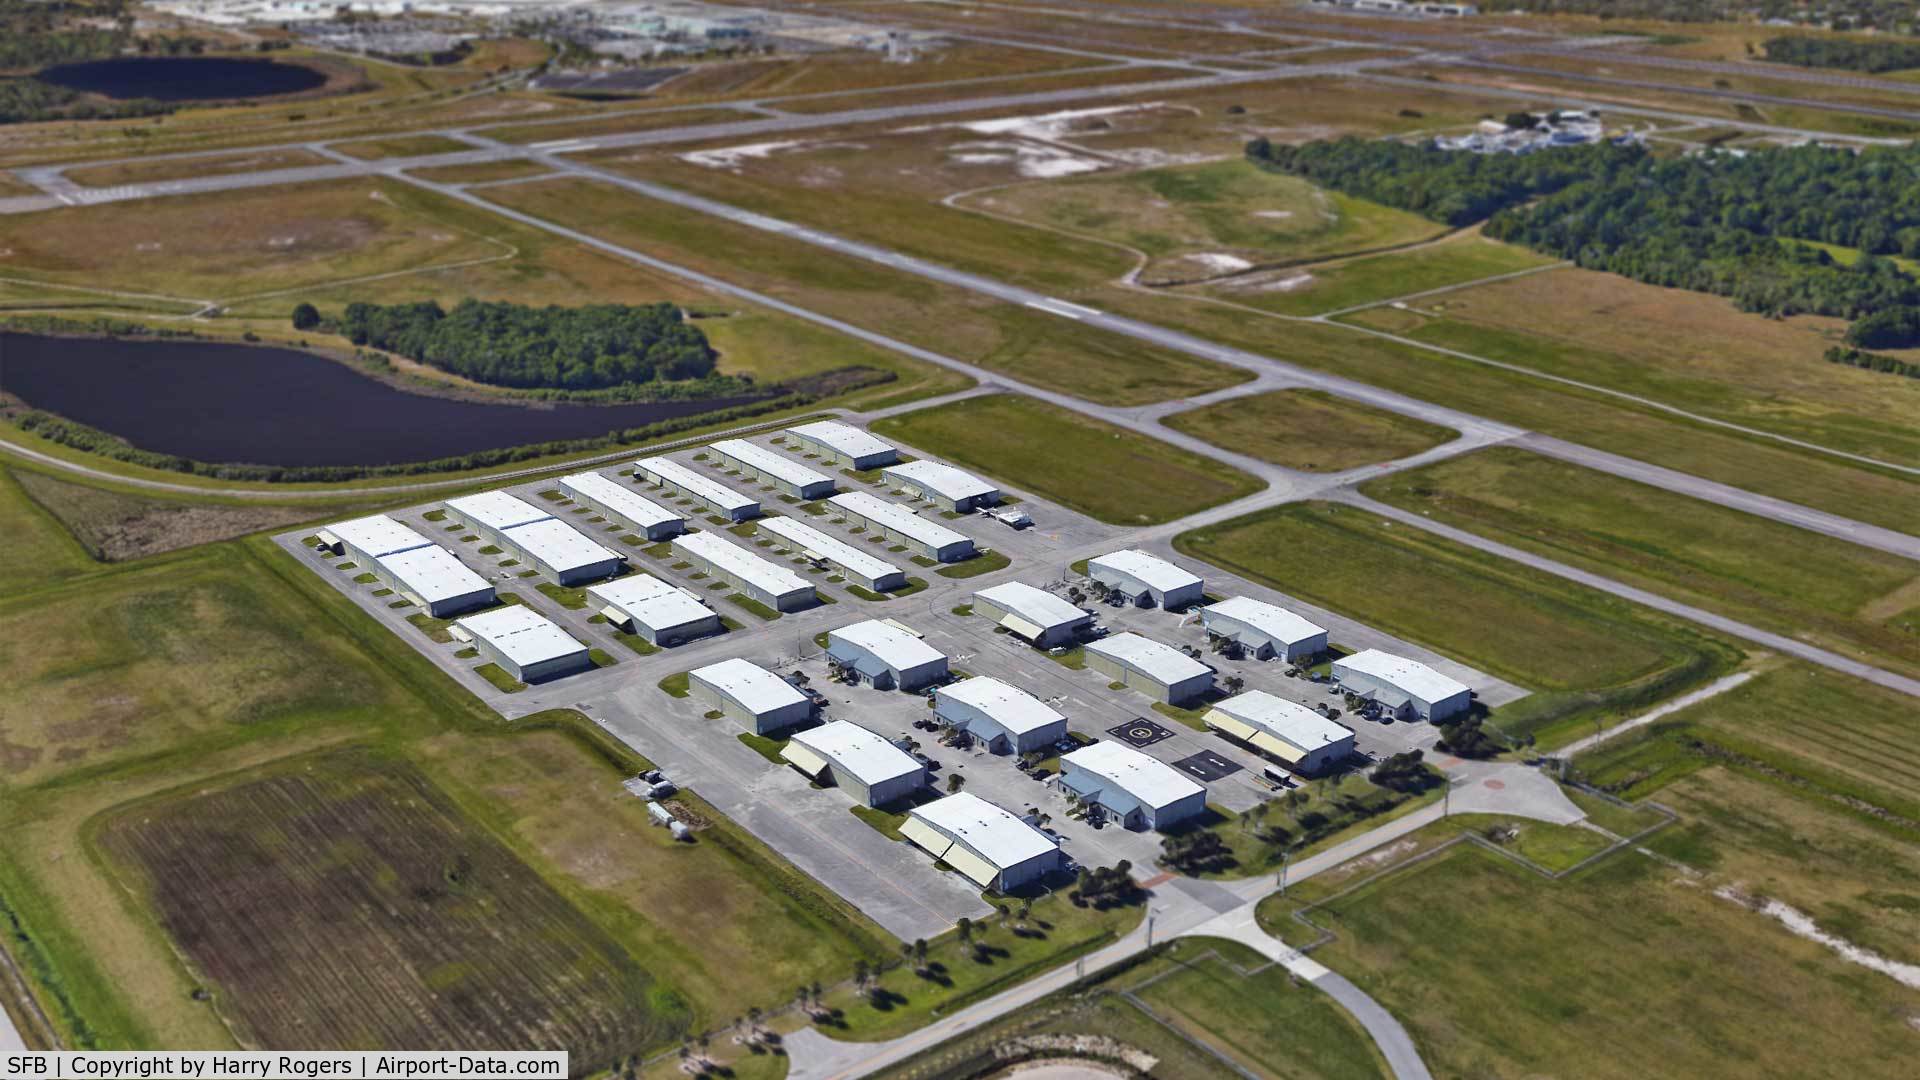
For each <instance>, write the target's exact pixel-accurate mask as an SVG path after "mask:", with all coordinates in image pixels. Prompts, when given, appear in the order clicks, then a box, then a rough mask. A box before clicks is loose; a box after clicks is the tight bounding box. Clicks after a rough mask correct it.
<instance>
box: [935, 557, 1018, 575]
mask: <svg viewBox="0 0 1920 1080" xmlns="http://www.w3.org/2000/svg"><path fill="white" fill-rule="evenodd" d="M1011 565H1013V560H1012V559H1010V558H1008V557H1007V555H1006V554H1005V553H1004V552H999V551H983V552H981V553H980V554H978V555H975V556H974V557H973V558H971V559H968V560H966V561H965V562H957V563H950V564H948V565H946V566H943V567H941V568H940V569H938V570H935V571H934V573H936V574H939V575H940V576H941V577H943V578H970V577H979V576H980V575H981V574H991V573H993V572H994V571H995V570H1004V569H1006V568H1007V567H1009V566H1011Z"/></svg>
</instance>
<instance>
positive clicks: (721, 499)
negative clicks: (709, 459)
mask: <svg viewBox="0 0 1920 1080" xmlns="http://www.w3.org/2000/svg"><path fill="white" fill-rule="evenodd" d="M633 471H634V473H635V475H637V476H639V477H640V478H641V479H643V480H645V481H646V482H647V483H649V484H658V485H660V486H661V487H662V488H665V489H666V490H667V491H669V492H672V493H673V494H676V495H681V496H684V497H686V498H689V499H692V500H693V501H694V502H696V503H699V504H700V505H701V506H704V507H706V508H707V509H709V510H711V511H713V512H714V513H716V514H719V515H721V516H723V517H725V518H727V519H728V520H730V521H745V520H747V519H748V518H753V517H759V516H760V501H759V500H758V499H755V498H753V497H752V496H750V495H742V494H741V493H739V492H737V491H735V490H733V489H732V488H730V487H728V486H727V485H725V484H722V483H718V482H716V481H713V480H709V479H707V478H706V477H704V476H702V475H700V474H699V473H697V472H695V471H694V470H692V469H689V468H687V467H686V466H685V465H682V464H680V463H679V462H677V461H675V460H673V459H672V458H670V457H668V456H666V455H665V454H660V455H658V456H656V457H645V458H641V459H640V460H639V461H636V462H634V463H633Z"/></svg>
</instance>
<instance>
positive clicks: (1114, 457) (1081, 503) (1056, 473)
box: [873, 394, 1261, 525]
mask: <svg viewBox="0 0 1920 1080" xmlns="http://www.w3.org/2000/svg"><path fill="white" fill-rule="evenodd" d="M873 429H874V431H875V432H877V433H879V434H881V435H887V436H892V437H894V438H898V439H900V440H901V441H902V442H905V443H908V444H909V445H912V446H914V447H916V448H918V449H920V450H924V451H926V452H928V453H931V454H938V455H940V456H943V457H948V458H951V459H953V460H954V461H957V462H959V463H960V464H962V465H966V466H969V467H972V468H976V469H979V470H981V471H982V472H984V473H986V474H987V475H989V476H994V477H998V478H1000V479H1003V480H1005V481H1006V482H1008V483H1009V484H1012V485H1013V486H1015V487H1018V488H1022V489H1024V490H1027V491H1031V492H1033V493H1035V494H1037V495H1041V496H1043V497H1045V498H1049V499H1052V500H1054V501H1055V502H1058V503H1060V504H1061V505H1063V506H1066V507H1068V508H1069V509H1073V510H1078V511H1080V512H1081V513H1084V514H1087V515H1088V516H1090V517H1094V518H1098V519H1099V520H1101V521H1107V522H1113V523H1115V524H1142V525H1147V524H1157V523H1159V522H1163V521H1172V520H1173V519H1175V518H1179V517H1184V516H1186V515H1188V514H1191V513H1194V512H1196V511H1199V510H1204V509H1206V508H1207V507H1210V506H1218V505H1219V504H1221V503H1223V502H1230V501H1232V500H1234V499H1237V498H1240V497H1241V496H1244V495H1250V494H1252V493H1254V492H1256V491H1259V490H1260V487H1261V485H1260V482H1259V481H1258V480H1256V479H1255V478H1254V477H1251V476H1248V475H1247V474H1245V473H1243V472H1240V471H1239V470H1238V469H1234V468H1232V467H1230V466H1227V465H1223V464H1220V463H1219V462H1216V461H1211V460H1208V459H1206V458H1203V457H1201V456H1199V455H1198V454H1194V453H1191V452H1189V451H1186V450H1182V449H1180V448H1178V447H1175V446H1171V445H1169V444H1167V443H1163V442H1158V441H1156V440H1153V439H1149V438H1146V437H1144V436H1141V435H1138V434H1135V433H1133V432H1131V431H1127V430H1125V429H1124V428H1118V427H1115V426H1113V425H1111V424H1108V423H1105V422H1104V421H1100V420H1095V419H1092V418H1090V417H1086V416H1081V415H1079V414H1077V413H1073V412H1069V411H1067V410H1066V409H1063V408H1060V407H1059V406H1057V405H1050V404H1048V403H1046V402H1043V401H1039V400H1036V399H1034V398H1029V397H1023V396H1020V395H1016V394H993V395H987V396H982V397H973V398H967V399H965V400H963V401H956V402H953V403H952V404H949V405H941V406H938V407H936V408H932V409H922V410H919V411H916V412H910V413H906V414H904V415H901V416H895V417H890V418H888V419H885V420H879V421H876V422H875V423H874V424H873ZM1118 478H1124V480H1123V481H1119V482H1116V481H1117V480H1118Z"/></svg>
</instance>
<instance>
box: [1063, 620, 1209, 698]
mask: <svg viewBox="0 0 1920 1080" xmlns="http://www.w3.org/2000/svg"><path fill="white" fill-rule="evenodd" d="M1086 649H1087V666H1088V667H1090V668H1092V669H1093V670H1095V671H1097V672H1099V673H1100V674H1102V675H1105V676H1107V677H1108V678H1110V679H1112V680H1113V681H1114V682H1117V683H1124V684H1126V685H1127V686H1128V687H1129V688H1131V689H1134V690H1138V691H1140V692H1141V693H1143V694H1145V695H1147V696H1148V697H1150V698H1153V699H1154V700H1155V701H1164V702H1166V703H1167V704H1169V705H1184V704H1186V703H1187V702H1189V701H1192V700H1194V699H1195V698H1198V697H1202V696H1204V695H1206V694H1207V693H1208V692H1209V691H1211V690H1212V689H1213V669H1212V668H1210V667H1208V666H1207V665H1205V664H1203V663H1201V662H1200V661H1198V660H1195V659H1194V658H1193V657H1191V656H1188V655H1187V654H1186V653H1183V652H1181V651H1180V650H1179V649H1176V648H1174V647H1173V646H1171V645H1163V644H1161V643H1160V642H1158V641H1155V640H1153V639H1152V638H1146V637H1141V636H1140V635H1139V634H1134V633H1126V634H1115V635H1113V636H1112V637H1109V638H1101V639H1100V640H1099V641H1092V642H1088V643H1087V646H1086Z"/></svg>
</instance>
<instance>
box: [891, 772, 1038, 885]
mask: <svg viewBox="0 0 1920 1080" xmlns="http://www.w3.org/2000/svg"><path fill="white" fill-rule="evenodd" d="M907 815H908V816H909V817H914V818H918V819H920V820H921V821H924V822H926V823H927V824H929V825H931V826H933V827H934V828H935V829H937V830H939V831H940V832H941V833H943V834H945V835H947V836H951V837H952V838H953V839H955V840H956V841H958V842H960V843H962V844H964V845H966V846H967V847H969V848H972V849H973V850H974V852H976V853H977V854H979V856H980V857H981V858H983V859H986V860H987V861H988V862H990V863H992V864H993V866H994V869H996V870H1005V869H1007V868H1008V867H1012V866H1018V865H1020V864H1021V863H1023V862H1026V861H1027V860H1028V859H1032V858H1034V857H1036V856H1040V855H1045V854H1047V853H1048V852H1051V851H1057V850H1058V848H1057V847H1055V845H1054V843H1053V841H1052V840H1049V839H1047V836H1046V834H1045V833H1043V832H1041V831H1040V830H1038V829H1036V828H1034V827H1033V826H1031V825H1029V824H1027V823H1026V822H1024V821H1022V820H1020V819H1019V818H1017V817H1015V816H1013V815H1012V814H1010V813H1008V812H1007V811H1005V810H1002V809H1000V808H999V807H998V806H995V805H993V804H992V803H990V802H988V801H987V800H985V799H983V798H981V797H980V796H978V795H975V794H973V793H972V792H967V791H962V792H959V793H958V794H954V795H949V796H947V797H946V798H944V799H935V800H934V801H933V802H930V803H928V804H926V805H925V806H916V807H914V808H913V809H911V810H909V811H907Z"/></svg>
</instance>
